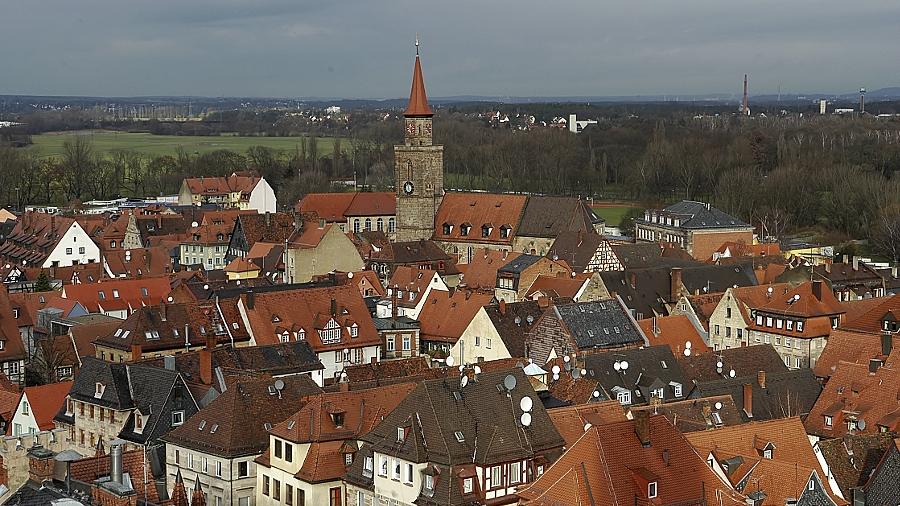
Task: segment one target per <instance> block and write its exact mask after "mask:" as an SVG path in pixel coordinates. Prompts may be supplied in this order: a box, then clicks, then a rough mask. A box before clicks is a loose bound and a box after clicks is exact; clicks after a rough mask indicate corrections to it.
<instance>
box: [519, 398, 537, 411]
mask: <svg viewBox="0 0 900 506" xmlns="http://www.w3.org/2000/svg"><path fill="white" fill-rule="evenodd" d="M519 407H520V408H522V411H525V412H526V413H527V412H529V411H531V408H532V407H534V401H533V400H531V397H522V400H521V401H519Z"/></svg>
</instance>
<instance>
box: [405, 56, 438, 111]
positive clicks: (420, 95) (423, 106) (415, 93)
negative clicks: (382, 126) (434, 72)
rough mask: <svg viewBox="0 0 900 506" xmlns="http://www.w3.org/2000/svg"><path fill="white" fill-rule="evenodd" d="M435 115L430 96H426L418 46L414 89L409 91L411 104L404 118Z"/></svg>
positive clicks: (408, 104)
mask: <svg viewBox="0 0 900 506" xmlns="http://www.w3.org/2000/svg"><path fill="white" fill-rule="evenodd" d="M433 114H434V113H433V112H431V107H429V105H428V96H427V95H426V94H425V78H424V77H422V64H421V63H420V62H419V51H418V45H417V46H416V64H415V66H414V67H413V78H412V87H411V88H410V91H409V102H408V103H407V104H406V110H405V111H404V112H403V115H404V116H408V117H416V116H426V117H430V116H432V115H433Z"/></svg>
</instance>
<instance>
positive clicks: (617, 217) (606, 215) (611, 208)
mask: <svg viewBox="0 0 900 506" xmlns="http://www.w3.org/2000/svg"><path fill="white" fill-rule="evenodd" d="M632 209H640V208H638V207H633V206H629V205H626V204H622V205H615V204H601V205H596V204H595V205H594V212H595V213H597V215H598V216H600V217H601V218H603V219H604V220H606V224H607V225H609V226H611V227H617V226H619V222H621V221H622V217H623V216H625V213H627V212H628V211H630V210H632Z"/></svg>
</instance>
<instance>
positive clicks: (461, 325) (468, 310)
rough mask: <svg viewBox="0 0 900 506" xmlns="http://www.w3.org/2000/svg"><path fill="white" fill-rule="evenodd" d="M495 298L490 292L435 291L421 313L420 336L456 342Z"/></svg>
mask: <svg viewBox="0 0 900 506" xmlns="http://www.w3.org/2000/svg"><path fill="white" fill-rule="evenodd" d="M492 298H493V294H491V293H480V292H472V291H468V290H456V291H455V292H453V293H452V294H451V293H450V292H445V291H443V290H432V291H431V293H430V294H429V295H428V299H427V300H426V301H425V304H424V305H423V306H422V312H421V313H419V321H420V324H421V327H420V328H421V339H425V340H429V341H443V342H448V343H455V342H456V341H457V340H458V339H459V337H460V336H461V335H462V333H463V331H465V330H466V327H468V326H469V323H471V322H472V318H475V314H476V313H478V310H479V309H481V308H482V307H484V306H486V305H488V304H490V302H491V299H492Z"/></svg>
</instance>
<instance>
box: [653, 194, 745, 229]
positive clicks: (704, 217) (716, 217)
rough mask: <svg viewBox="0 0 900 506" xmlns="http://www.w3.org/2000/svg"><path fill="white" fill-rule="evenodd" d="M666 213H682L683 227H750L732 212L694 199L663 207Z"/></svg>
mask: <svg viewBox="0 0 900 506" xmlns="http://www.w3.org/2000/svg"><path fill="white" fill-rule="evenodd" d="M663 211H665V212H666V213H669V214H673V215H674V214H677V215H681V216H683V217H684V218H683V219H682V220H681V228H692V229H702V228H733V227H749V226H750V225H748V224H747V223H745V222H743V221H741V220H740V219H738V218H735V217H734V216H731V215H730V214H727V213H725V212H723V211H720V210H719V209H716V208H715V207H712V206H710V205H709V204H705V203H703V202H694V201H692V200H683V201H681V202H679V203H677V204H672V205H671V206H669V207H667V208H665V209H663Z"/></svg>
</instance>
